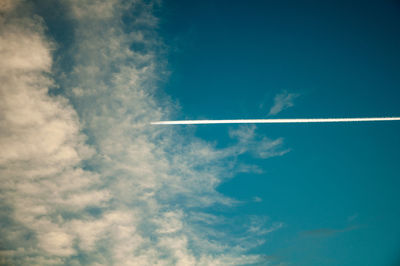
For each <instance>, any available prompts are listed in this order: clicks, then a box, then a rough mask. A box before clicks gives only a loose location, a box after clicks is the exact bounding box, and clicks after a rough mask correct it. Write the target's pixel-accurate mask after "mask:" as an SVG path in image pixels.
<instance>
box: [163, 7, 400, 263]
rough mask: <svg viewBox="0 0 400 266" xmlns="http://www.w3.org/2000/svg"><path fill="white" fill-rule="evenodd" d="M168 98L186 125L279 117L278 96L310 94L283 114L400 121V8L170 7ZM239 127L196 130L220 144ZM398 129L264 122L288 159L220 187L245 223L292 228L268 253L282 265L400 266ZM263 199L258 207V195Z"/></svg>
mask: <svg viewBox="0 0 400 266" xmlns="http://www.w3.org/2000/svg"><path fill="white" fill-rule="evenodd" d="M160 14H161V15H160V19H161V24H160V29H159V30H160V32H161V33H162V35H163V38H164V41H165V42H166V44H167V46H168V47H169V48H168V49H169V51H168V54H169V69H170V70H171V76H170V80H169V82H168V83H167V84H166V86H165V90H166V92H167V93H168V94H169V95H171V96H172V98H173V99H174V100H176V101H178V102H179V103H180V105H181V108H182V110H181V111H182V112H180V114H181V115H180V116H179V117H176V119H201V118H207V119H235V118H264V117H267V114H268V112H269V109H270V107H271V106H272V104H273V99H274V97H275V95H276V94H279V93H281V92H282V91H283V90H286V91H287V92H290V93H296V94H299V95H300V96H299V97H298V98H296V99H295V100H294V106H293V107H291V108H289V109H287V110H284V111H282V112H281V113H279V114H277V115H276V116H275V117H280V118H286V117H288V118H289V117H290V118H302V117H313V118H314V117H315V118H316V117H370V116H400V110H399V104H398V103H399V100H400V91H399V88H400V75H399V69H400V50H399V47H400V3H398V2H396V1H369V2H365V1H245V2H243V1H166V2H165V3H164V4H163V6H162V8H161V9H160ZM229 128H230V129H235V128H236V127H235V126H226V125H214V126H213V125H209V126H198V127H196V130H197V131H196V132H197V135H198V136H200V137H202V138H204V139H206V140H210V141H215V142H217V145H219V146H222V147H223V146H226V145H228V144H229V143H230V141H231V140H230V139H229V136H228V130H229ZM399 130H400V124H399V123H397V122H383V123H380V122H377V123H365V124H356V123H353V124H318V125H261V126H258V127H257V132H258V133H259V134H260V135H262V136H267V137H270V138H273V139H274V138H278V137H283V138H284V147H285V148H288V149H290V150H291V151H290V152H289V153H287V154H285V155H284V156H281V157H274V158H270V159H265V160H261V159H254V158H251V157H250V156H242V157H241V160H242V161H243V162H247V163H251V164H255V165H258V166H259V167H260V168H262V169H263V170H264V172H263V173H262V174H241V175H239V176H237V177H235V178H234V179H232V180H230V181H229V182H227V183H225V184H223V185H222V186H221V187H220V188H219V190H220V191H221V192H223V193H226V194H228V195H230V196H232V197H234V198H237V199H239V200H243V201H248V202H249V203H248V204H243V205H241V206H240V207H238V208H236V209H234V210H233V211H232V212H233V214H234V215H241V214H258V215H265V216H268V217H270V220H271V221H275V222H283V223H284V224H285V226H284V227H283V228H282V229H280V230H278V231H276V232H274V233H272V234H270V235H268V236H267V242H266V244H264V245H263V246H261V247H260V248H258V249H257V250H255V251H257V252H261V253H265V254H266V255H268V256H271V258H273V259H274V261H275V262H276V263H277V264H278V263H279V262H287V263H289V264H290V265H397V264H396V263H399V260H400V257H399V256H398V254H399V251H400V229H399V227H398V224H399V222H400V207H399V205H398V203H399V200H400V193H399V188H400V179H399V156H398V151H399V149H400V141H399V137H398V133H399ZM256 196H257V197H259V198H261V199H262V202H252V199H253V197H256Z"/></svg>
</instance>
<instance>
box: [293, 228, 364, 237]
mask: <svg viewBox="0 0 400 266" xmlns="http://www.w3.org/2000/svg"><path fill="white" fill-rule="evenodd" d="M358 228H359V227H358V226H349V227H346V228H343V229H332V228H319V229H314V230H308V231H302V232H301V233H300V234H301V235H303V236H308V237H329V236H333V235H336V234H339V233H344V232H348V231H353V230H356V229H358Z"/></svg>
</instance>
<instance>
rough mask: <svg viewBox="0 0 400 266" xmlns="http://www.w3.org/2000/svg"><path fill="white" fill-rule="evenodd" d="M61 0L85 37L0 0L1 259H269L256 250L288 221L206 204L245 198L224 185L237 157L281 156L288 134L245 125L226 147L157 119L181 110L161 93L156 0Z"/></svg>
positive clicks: (17, 3)
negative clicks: (53, 28)
mask: <svg viewBox="0 0 400 266" xmlns="http://www.w3.org/2000/svg"><path fill="white" fill-rule="evenodd" d="M60 3H62V5H64V9H63V10H64V11H65V14H64V15H65V18H64V21H67V22H68V24H69V26H70V27H72V28H73V36H71V38H72V39H73V40H74V42H73V44H71V45H69V46H68V47H61V48H60V46H59V45H58V44H57V43H56V42H55V41H50V39H49V38H48V37H46V36H47V35H46V24H45V20H44V19H42V18H40V17H39V16H37V15H35V14H33V11H32V10H34V9H33V8H32V7H31V6H30V5H29V4H28V3H26V2H25V1H2V2H0V16H1V17H0V23H1V25H0V58H1V60H0V84H1V85H0V93H1V97H0V121H1V123H0V178H1V180H0V181H1V182H0V192H1V193H0V197H1V205H0V219H1V221H2V226H1V228H0V247H1V250H0V264H5V265H239V264H249V263H255V262H259V261H260V260H261V261H262V257H260V256H258V255H249V254H248V250H249V249H250V248H252V247H254V246H256V245H257V244H260V243H262V241H263V240H262V239H264V238H265V235H266V234H267V233H270V232H271V231H274V230H277V229H279V228H280V227H281V225H280V224H271V223H269V221H268V220H267V219H261V218H257V219H256V218H254V217H250V218H249V219H248V220H247V221H241V222H240V223H235V222H234V221H233V222H232V221H230V220H229V219H227V218H225V217H221V216H218V215H215V213H214V214H212V213H209V212H207V208H208V207H210V206H214V205H216V204H219V205H224V206H231V205H233V204H235V201H234V200H233V199H230V198H227V197H224V196H223V195H221V194H219V193H218V192H217V190H216V187H217V186H218V184H220V183H221V182H222V181H223V180H224V179H226V178H230V177H232V176H233V175H234V174H235V173H236V172H239V171H243V167H238V166H237V165H236V164H235V163H234V162H235V160H234V158H236V157H238V156H239V155H240V154H243V153H245V152H250V153H252V154H253V155H255V156H257V157H260V158H267V157H271V156H278V155H282V154H284V153H285V152H286V151H285V150H281V149H280V145H281V142H282V140H281V139H278V140H270V139H267V138H262V137H257V136H256V135H255V128H252V127H246V128H241V129H239V130H236V131H231V132H230V135H231V137H233V138H237V139H238V142H237V144H236V145H234V146H232V147H228V148H224V149H217V148H215V147H214V146H213V145H212V144H210V143H207V142H205V141H203V140H200V139H196V138H194V137H190V136H188V134H186V132H183V131H180V130H182V129H177V128H168V127H156V126H149V122H150V121H156V120H161V118H167V117H168V116H169V114H170V113H171V112H173V111H174V107H173V105H172V104H170V103H168V102H165V101H166V100H165V101H164V102H163V103H160V102H157V101H156V96H155V95H156V93H157V87H158V85H159V84H160V82H162V80H163V79H164V78H165V77H166V73H167V70H166V67H165V62H164V61H163V60H162V54H163V49H164V48H163V44H162V42H161V40H160V38H159V37H158V36H157V34H156V29H157V24H158V20H157V18H156V17H155V16H154V15H153V9H154V4H155V3H152V2H149V1H143V2H141V1H132V2H129V1H117V0H112V1H98V2H96V4H94V3H93V1H90V0H87V1H86V0H69V1H63V2H60ZM57 47H58V48H57ZM56 48H57V49H61V50H62V53H63V54H64V57H65V58H68V59H69V60H64V61H63V60H58V62H64V64H65V62H68V63H69V64H70V65H68V67H65V66H63V65H62V63H60V66H58V67H57V69H61V70H62V71H60V70H58V71H53V70H52V69H53V67H52V64H53V61H54V59H53V53H54V52H55V49H56ZM57 87H59V89H58V90H57V89H55V88H57ZM54 91H55V92H54ZM235 224H241V225H242V229H241V230H242V231H241V232H242V233H235V231H237V230H236V229H235V228H233V227H235V226H236V225H235ZM229 227H232V230H231V231H230V230H228V229H226V228H229ZM221 228H223V230H221Z"/></svg>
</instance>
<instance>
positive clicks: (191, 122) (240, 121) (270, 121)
mask: <svg viewBox="0 0 400 266" xmlns="http://www.w3.org/2000/svg"><path fill="white" fill-rule="evenodd" d="M397 120H400V117H363V118H355V117H354V118H290V119H231V120H178V121H157V122H151V123H150V124H152V125H199V124H274V123H339V122H374V121H397Z"/></svg>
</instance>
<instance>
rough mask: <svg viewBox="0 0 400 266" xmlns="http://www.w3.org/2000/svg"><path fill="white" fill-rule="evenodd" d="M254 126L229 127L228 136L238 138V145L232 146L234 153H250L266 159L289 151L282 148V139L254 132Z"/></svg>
mask: <svg viewBox="0 0 400 266" xmlns="http://www.w3.org/2000/svg"><path fill="white" fill-rule="evenodd" d="M256 128H257V127H256V126H255V125H250V126H247V125H246V126H240V127H238V128H237V129H231V130H230V131H229V136H230V137H231V138H234V139H237V140H238V145H236V146H234V147H233V149H235V150H236V151H235V153H237V154H238V155H240V154H243V153H247V152H248V153H251V154H252V155H253V156H255V157H258V158H262V159H267V158H269V157H275V156H282V155H284V154H286V153H287V152H289V149H283V148H282V146H283V139H282V138H278V139H275V140H271V139H269V138H267V137H264V136H259V135H258V134H257V133H256Z"/></svg>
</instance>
